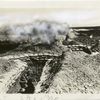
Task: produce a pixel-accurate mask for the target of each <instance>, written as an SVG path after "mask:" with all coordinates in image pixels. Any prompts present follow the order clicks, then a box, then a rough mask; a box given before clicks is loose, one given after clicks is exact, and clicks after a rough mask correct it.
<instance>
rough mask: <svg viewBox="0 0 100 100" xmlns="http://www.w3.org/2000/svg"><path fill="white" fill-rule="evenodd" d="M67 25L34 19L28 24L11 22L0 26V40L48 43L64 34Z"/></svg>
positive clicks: (67, 30)
mask: <svg viewBox="0 0 100 100" xmlns="http://www.w3.org/2000/svg"><path fill="white" fill-rule="evenodd" d="M68 32H69V27H68V25H67V24H65V23H57V22H51V21H44V20H42V21H40V20H36V21H34V22H33V23H29V24H19V25H18V24H17V25H16V24H15V25H14V24H12V25H6V26H3V27H1V28H0V37H1V38H0V40H2V41H3V40H10V41H13V42H32V43H36V44H37V43H46V44H50V43H52V42H54V41H55V40H58V39H59V37H61V36H66V35H67V34H68Z"/></svg>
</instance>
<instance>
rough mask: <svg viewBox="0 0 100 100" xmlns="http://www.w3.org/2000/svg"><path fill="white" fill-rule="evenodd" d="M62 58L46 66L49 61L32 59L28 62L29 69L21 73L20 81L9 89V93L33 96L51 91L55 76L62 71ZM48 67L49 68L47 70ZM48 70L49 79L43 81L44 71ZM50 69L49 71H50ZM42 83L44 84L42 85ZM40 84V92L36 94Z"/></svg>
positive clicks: (54, 59) (55, 59)
mask: <svg viewBox="0 0 100 100" xmlns="http://www.w3.org/2000/svg"><path fill="white" fill-rule="evenodd" d="M60 60H61V58H60V57H57V58H53V59H51V61H50V63H48V65H47V66H46V63H47V62H48V59H47V60H43V59H39V60H37V59H34V58H32V57H30V58H29V59H27V60H26V62H27V64H28V67H27V68H26V69H25V70H24V71H23V72H22V73H21V75H20V76H19V77H18V79H17V80H16V81H15V83H13V85H12V87H10V88H9V90H8V91H7V93H22V94H33V93H44V92H46V91H47V90H48V89H49V86H50V84H51V82H52V79H53V77H54V75H55V74H56V73H57V72H58V71H59V70H60V67H61V63H60ZM46 67H47V68H46ZM45 68H46V70H47V71H46V72H47V75H45V76H47V78H46V79H45V80H43V79H42V76H43V74H44V69H45ZM48 68H49V70H48ZM41 82H42V83H41ZM39 83H41V84H40V91H38V92H36V91H37V90H36V89H37V88H36V87H37V86H38V84H39Z"/></svg>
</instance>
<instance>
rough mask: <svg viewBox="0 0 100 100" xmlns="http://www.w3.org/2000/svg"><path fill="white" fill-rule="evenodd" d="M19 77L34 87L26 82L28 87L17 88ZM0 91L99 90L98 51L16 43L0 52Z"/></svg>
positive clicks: (50, 91) (56, 91) (94, 91)
mask: <svg viewBox="0 0 100 100" xmlns="http://www.w3.org/2000/svg"><path fill="white" fill-rule="evenodd" d="M23 46H24V45H23ZM63 51H64V52H63ZM23 77H25V78H26V80H27V81H28V80H29V79H31V80H32V84H33V86H34V87H33V88H30V87H32V86H31V84H28V88H29V90H27V91H24V92H21V91H20V90H21V88H22V87H21V85H20V81H21V79H24V78H23ZM27 77H28V78H27ZM24 82H25V80H24ZM24 85H25V84H24ZM26 85H27V84H26ZM32 89H33V90H32ZM0 93H100V53H98V54H97V55H90V54H87V53H85V52H83V51H71V50H70V49H68V48H67V47H64V46H62V47H61V46H59V45H52V46H41V45H40V46H29V45H27V46H25V47H24V49H22V47H21V46H20V47H19V48H18V49H15V50H13V51H9V52H7V53H5V54H1V55H0Z"/></svg>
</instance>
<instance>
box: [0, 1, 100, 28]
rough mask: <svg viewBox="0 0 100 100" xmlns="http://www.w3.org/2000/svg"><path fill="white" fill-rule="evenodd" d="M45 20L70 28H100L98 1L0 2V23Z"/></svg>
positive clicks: (99, 3)
mask: <svg viewBox="0 0 100 100" xmlns="http://www.w3.org/2000/svg"><path fill="white" fill-rule="evenodd" d="M33 19H47V20H53V21H59V22H65V23H68V24H69V25H70V26H73V27H74V26H75V27H76V26H100V0H13V1H10V0H1V1H0V22H1V23H6V22H7V23H10V22H28V21H32V20H33Z"/></svg>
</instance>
